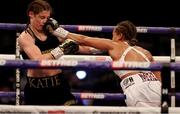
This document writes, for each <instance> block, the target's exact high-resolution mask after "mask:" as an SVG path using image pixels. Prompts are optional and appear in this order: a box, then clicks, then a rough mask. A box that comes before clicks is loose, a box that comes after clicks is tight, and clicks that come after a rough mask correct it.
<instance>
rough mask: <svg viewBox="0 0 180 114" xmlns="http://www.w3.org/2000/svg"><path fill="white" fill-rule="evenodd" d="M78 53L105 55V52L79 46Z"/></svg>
mask: <svg viewBox="0 0 180 114" xmlns="http://www.w3.org/2000/svg"><path fill="white" fill-rule="evenodd" d="M78 53H81V54H103V53H105V51H104V50H99V49H96V48H94V47H89V46H79V51H78Z"/></svg>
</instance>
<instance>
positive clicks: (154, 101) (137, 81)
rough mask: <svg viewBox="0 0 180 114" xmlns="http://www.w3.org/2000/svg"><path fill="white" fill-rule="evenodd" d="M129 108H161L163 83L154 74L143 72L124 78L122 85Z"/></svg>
mask: <svg viewBox="0 0 180 114" xmlns="http://www.w3.org/2000/svg"><path fill="white" fill-rule="evenodd" d="M120 85H121V87H122V89H123V92H124V94H125V95H126V99H125V102H126V104H127V106H133V107H159V106H160V105H161V82H160V81H159V80H158V79H157V78H156V77H155V76H154V74H153V73H152V72H144V73H143V72H142V73H138V74H134V75H130V76H128V77H126V78H124V79H123V80H122V81H121V83H120Z"/></svg>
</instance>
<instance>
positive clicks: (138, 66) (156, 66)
mask: <svg viewBox="0 0 180 114" xmlns="http://www.w3.org/2000/svg"><path fill="white" fill-rule="evenodd" d="M0 67H12V68H52V69H53V68H55V69H57V68H62V69H71V68H74V67H76V68H99V69H113V70H127V69H128V70H129V69H130V70H161V69H162V68H163V67H170V69H172V70H179V69H180V63H166V62H165V63H163V62H153V63H149V62H120V61H77V60H65V61H63V60H61V61H59V60H0Z"/></svg>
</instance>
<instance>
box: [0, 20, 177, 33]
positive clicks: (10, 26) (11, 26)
mask: <svg viewBox="0 0 180 114" xmlns="http://www.w3.org/2000/svg"><path fill="white" fill-rule="evenodd" d="M25 26H26V24H20V23H0V29H1V30H23V29H24V28H25ZM61 26H62V27H63V28H65V29H67V30H69V31H71V32H77V31H83V32H112V31H113V29H114V27H115V26H100V25H61ZM173 28H174V30H175V32H176V33H177V34H180V28H178V27H176V28H175V27H173ZM137 32H138V33H155V34H157V33H158V34H169V33H171V32H172V27H144V26H139V27H137Z"/></svg>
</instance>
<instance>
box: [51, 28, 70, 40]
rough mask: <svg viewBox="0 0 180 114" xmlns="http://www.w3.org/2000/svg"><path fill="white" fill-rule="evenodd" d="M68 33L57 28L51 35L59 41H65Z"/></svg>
mask: <svg viewBox="0 0 180 114" xmlns="http://www.w3.org/2000/svg"><path fill="white" fill-rule="evenodd" d="M68 33H69V31H67V30H65V29H63V28H62V27H58V28H57V29H56V30H55V31H54V32H53V34H54V35H55V36H56V37H58V39H60V40H65V39H66V36H67V35H68Z"/></svg>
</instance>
